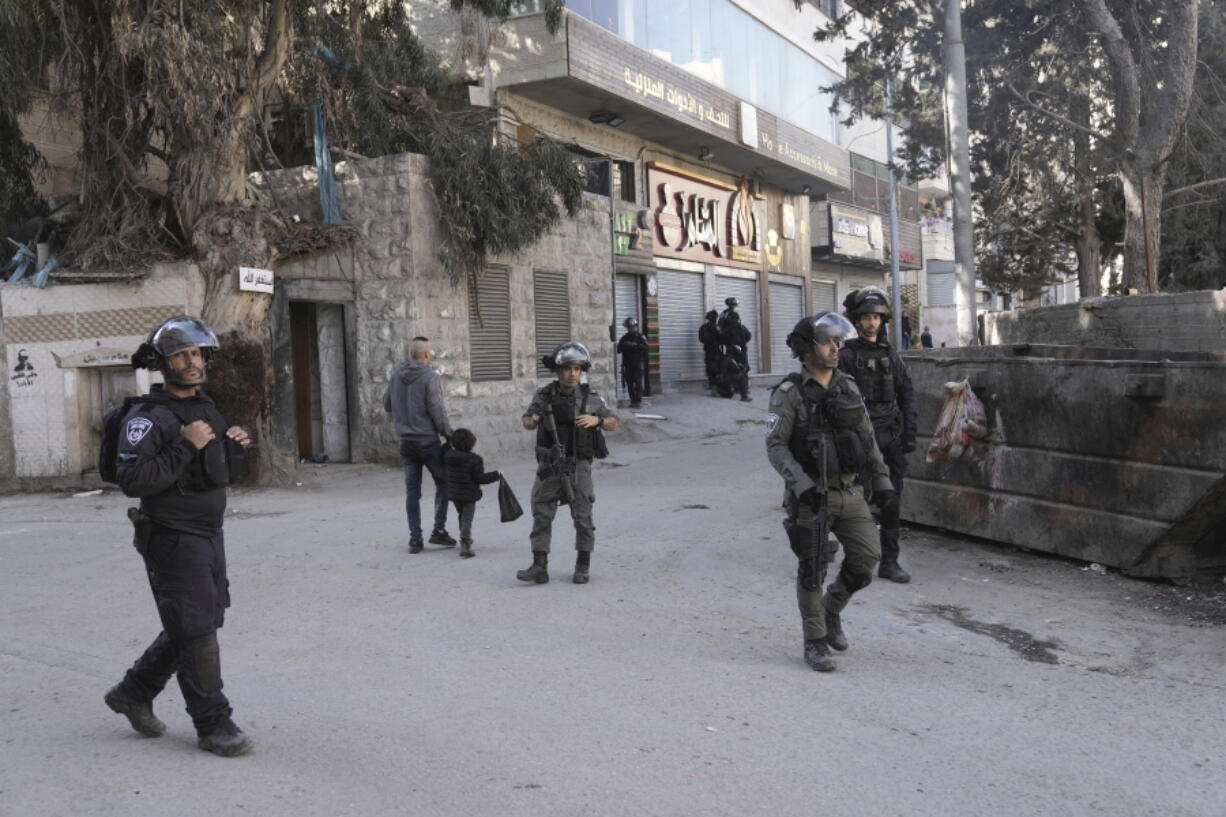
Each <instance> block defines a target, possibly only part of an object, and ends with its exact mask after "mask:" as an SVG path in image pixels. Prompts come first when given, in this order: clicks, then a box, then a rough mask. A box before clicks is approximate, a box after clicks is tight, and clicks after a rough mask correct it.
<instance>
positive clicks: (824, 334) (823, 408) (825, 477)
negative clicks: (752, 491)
mask: <svg viewBox="0 0 1226 817" xmlns="http://www.w3.org/2000/svg"><path fill="white" fill-rule="evenodd" d="M854 334H855V328H854V327H853V326H852V325H851V324H850V323H849V322H848V321H847V319H846V318H844V317H842V316H841V315H839V314H837V313H834V312H826V313H821V314H819V315H815V316H814V317H812V318H804V319H803V320H801V322H800V323H798V324H797V325H796V328H795V329H793V330H792V333H791V334H790V335H788V339H787V343H788V346H789V347H790V348H791V350H792V354H793V355H795V356H796V357H798V358H800V360H801V363H802V364H803V366H802V368H801V371H800V372H798V373H796V374H790V375H788V376H787V378H785V379H784V380H783V382H781V383H780V384H779V385H778V386H776V387H775V390H774V391H773V393H772V394H771V400H770V413H769V414H768V415H767V427H768V431H767V434H766V454H767V458H768V459H769V460H770V463H771V465H772V466H774V468H775V470H776V471H778V472H779V474H780V476H782V477H783V479H784V483H785V485H786V490H785V495H784V502H785V506H786V508H787V513H788V515H787V519H786V520H785V521H784V524H783V526H784V529H785V530H787V532H788V541H789V544H790V545H791V547H792V551H793V552H794V553H795V554H796V556H797V558H798V559H799V560H800V564H799V569H798V571H797V576H796V598H797V602H798V604H799V606H800V619H801V626H802V629H803V632H804V658H805V663H807V664H808V665H809V666H810V667H812V668H813V669H814V670H817V671H818V672H830V671H831V670H833V669H834V668H835V663H834V660H833V659H832V658H831V657H830V649H831V648H833V649H835V650H839V651H842V650H845V649H847V647H848V642H847V637H846V635H845V634H844V632H843V624H842V619H841V617H840V614H841V613H842V611H843V609H844V608H845V607H846V606H847V603H848V602H849V601H850V600H851V596H852V594H853V593H855V592H856V591H858V590H861V589H863V588H865V587H867V586H868V585H869V583H870V582H871V581H872V580H873V568H874V567H876V565H877V558H878V555H879V551H878V542H877V531H876V528H875V527H874V525H873V517H872V513H871V512H870V511H869V507H868V503H867V502H866V501H865V497H864V487H863V486H861V485H860V484H859V480H860V475H861V474H864V473H867V474H869V475H870V478H871V481H872V486H871V487H872V490H873V491H874V497H873V498H874V501H876V502H888V501H889V500H890V494H891V489H892V486H891V485H890V478H889V471H888V469H887V468H886V466H885V463H884V462H883V461H882V459H881V453H880V452H879V451H878V450H877V444H876V442H875V441H874V439H873V427H872V424H871V423H870V422H869V420H868V416H867V415H866V414H865V411H864V402H863V400H861V398H860V392H859V390H857V389H856V384H855V382H854V381H853V380H852V379H851V378H849V377H847V376H846V375H844V374H843V373H842V372H840V371H839V370H838V365H839V349H840V347H841V346H842V345H843V343H844V342H845V341H846V339H847V338H849V337H851V336H853V335H854ZM828 531H832V532H833V533H834V534H835V535H836V536H837V537H838V538H839V541H840V542H841V543H842V545H843V550H844V557H843V564H842V567H841V569H840V570H839V575H838V577H837V578H836V579H835V580H834V581H833V582H831V583H830V587H829V588H827V589H826V592H825V595H823V594H822V585H823V584H824V582H825V573H826V566H827V565H828V564H829V563H830V561H831V558H832V557H831V553H830V549H829V547H828V543H827V541H826V539H827V532H828Z"/></svg>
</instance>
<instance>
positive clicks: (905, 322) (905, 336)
mask: <svg viewBox="0 0 1226 817" xmlns="http://www.w3.org/2000/svg"><path fill="white" fill-rule="evenodd" d="M901 325H902V345H901V346H900V347H899V348H901V349H910V348H911V318H909V317H908V316H907V315H906V314H905V313H904V314H903V316H902V324H901Z"/></svg>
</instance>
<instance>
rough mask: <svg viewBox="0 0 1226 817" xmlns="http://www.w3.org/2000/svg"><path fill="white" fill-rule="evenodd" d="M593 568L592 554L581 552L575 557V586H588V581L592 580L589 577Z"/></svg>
mask: <svg viewBox="0 0 1226 817" xmlns="http://www.w3.org/2000/svg"><path fill="white" fill-rule="evenodd" d="M591 566H592V554H591V553H589V552H588V551H586V550H581V551H579V553H578V555H577V556H575V575H574V577H573V579H572V580H573V581H574V583H575V584H587V582H588V579H589V578H591V577H590V576H589V575H588V570H589V569H590V568H591Z"/></svg>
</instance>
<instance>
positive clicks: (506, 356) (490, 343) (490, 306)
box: [468, 267, 511, 381]
mask: <svg viewBox="0 0 1226 817" xmlns="http://www.w3.org/2000/svg"><path fill="white" fill-rule="evenodd" d="M468 354H469V359H470V361H471V363H470V364H469V370H470V375H469V376H470V378H471V379H472V380H474V381H476V380H510V379H511V272H510V270H508V269H505V268H502V267H491V268H489V269H487V270H486V271H485V274H484V275H482V276H481V277H480V278H478V279H477V282H476V285H475V286H474V285H473V284H471V283H470V284H469V285H468Z"/></svg>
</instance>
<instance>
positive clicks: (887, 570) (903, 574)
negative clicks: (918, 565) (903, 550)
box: [877, 559, 911, 584]
mask: <svg viewBox="0 0 1226 817" xmlns="http://www.w3.org/2000/svg"><path fill="white" fill-rule="evenodd" d="M877 575H878V576H880V577H881V578H883V579H889V580H890V581H892V582H898V583H899V584H906V583H907V582H909V581H911V574H910V573H908V572H907V571H905V570H903V569H902V568H901V567H899V565H898V562H897V561H895V560H894V559H890V560H888V561H887V560H884V559H883V560H882V562H881V564H880V565H878V566H877Z"/></svg>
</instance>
